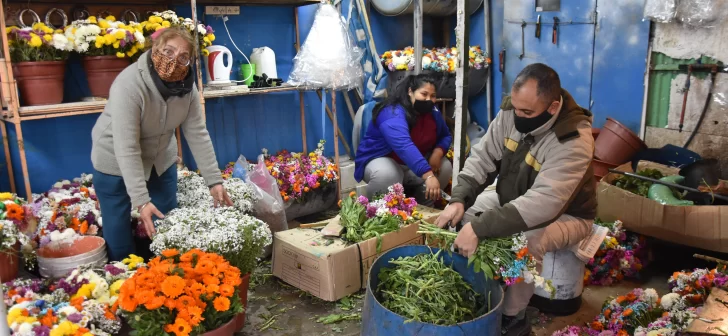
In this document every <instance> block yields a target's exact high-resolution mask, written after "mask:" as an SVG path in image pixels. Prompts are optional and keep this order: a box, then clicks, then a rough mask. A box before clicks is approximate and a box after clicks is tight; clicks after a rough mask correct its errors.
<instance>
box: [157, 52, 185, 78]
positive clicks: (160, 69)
mask: <svg viewBox="0 0 728 336" xmlns="http://www.w3.org/2000/svg"><path fill="white" fill-rule="evenodd" d="M152 63H153V64H154V70H157V74H159V78H161V79H162V80H163V81H165V82H178V81H181V80H183V79H185V77H187V73H188V72H189V71H190V67H189V66H188V65H184V64H180V62H179V61H178V60H177V59H176V58H171V57H168V56H167V55H165V54H164V53H162V52H161V51H160V50H155V51H154V52H153V53H152Z"/></svg>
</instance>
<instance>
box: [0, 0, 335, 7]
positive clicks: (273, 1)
mask: <svg viewBox="0 0 728 336" xmlns="http://www.w3.org/2000/svg"><path fill="white" fill-rule="evenodd" d="M7 2H8V3H11V4H12V3H21V4H27V3H28V1H27V0H8V1H7ZM33 3H39V4H40V3H47V4H59V3H73V4H83V5H89V4H91V5H99V4H104V5H125V6H130V5H148V6H151V5H156V6H158V5H169V4H189V3H190V2H189V1H185V0H129V1H124V0H73V1H59V0H33ZM318 3H321V1H317V0H198V1H197V4H199V5H241V6H295V7H297V6H306V5H313V4H318Z"/></svg>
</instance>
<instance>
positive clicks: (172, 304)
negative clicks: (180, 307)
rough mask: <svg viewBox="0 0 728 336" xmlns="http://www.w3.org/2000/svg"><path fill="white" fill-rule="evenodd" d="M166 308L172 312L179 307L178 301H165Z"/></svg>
mask: <svg viewBox="0 0 728 336" xmlns="http://www.w3.org/2000/svg"><path fill="white" fill-rule="evenodd" d="M164 306H165V307H167V309H169V310H172V309H174V307H176V306H177V300H175V299H165V300H164Z"/></svg>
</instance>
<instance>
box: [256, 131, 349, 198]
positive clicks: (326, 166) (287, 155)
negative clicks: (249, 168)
mask: <svg viewBox="0 0 728 336" xmlns="http://www.w3.org/2000/svg"><path fill="white" fill-rule="evenodd" d="M324 143H325V141H324V140H321V141H319V143H318V146H317V147H316V150H314V151H313V152H311V153H308V154H307V155H306V154H304V153H291V152H288V151H285V150H284V151H281V152H279V153H278V154H276V155H274V156H268V155H267V150H265V149H264V150H263V154H264V155H265V157H266V159H265V165H266V167H267V168H268V171H269V172H270V174H271V175H272V176H273V178H275V179H276V181H277V182H278V190H279V191H280V192H281V196H282V197H283V201H289V200H296V201H303V200H304V199H305V197H306V194H307V193H310V192H314V191H317V190H321V189H325V188H326V187H328V186H333V185H335V183H336V181H337V180H338V179H339V174H338V171H337V169H336V165H335V164H334V163H333V162H331V160H330V159H329V158H327V157H325V156H324Z"/></svg>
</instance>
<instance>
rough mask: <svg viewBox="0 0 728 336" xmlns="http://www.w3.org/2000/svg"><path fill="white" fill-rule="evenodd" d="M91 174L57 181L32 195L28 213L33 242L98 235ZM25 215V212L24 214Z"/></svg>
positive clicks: (98, 212) (42, 244)
mask: <svg viewBox="0 0 728 336" xmlns="http://www.w3.org/2000/svg"><path fill="white" fill-rule="evenodd" d="M92 179H93V175H85V174H84V175H82V176H81V177H80V178H76V179H74V180H73V181H68V180H64V181H61V182H57V183H56V184H54V185H53V187H52V188H51V189H50V190H49V191H48V192H46V193H44V194H42V195H34V198H33V202H32V203H31V204H30V205H29V208H28V209H29V212H30V214H31V215H32V216H33V217H34V218H35V219H36V220H37V222H38V228H37V230H36V237H35V239H37V241H38V242H39V244H40V246H45V245H47V244H48V243H50V242H60V241H72V240H73V239H75V238H76V237H78V236H80V235H89V236H100V235H101V225H102V224H101V213H100V211H99V209H98V204H97V201H96V191H95V190H94V188H93V186H92ZM26 215H27V214H26Z"/></svg>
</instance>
